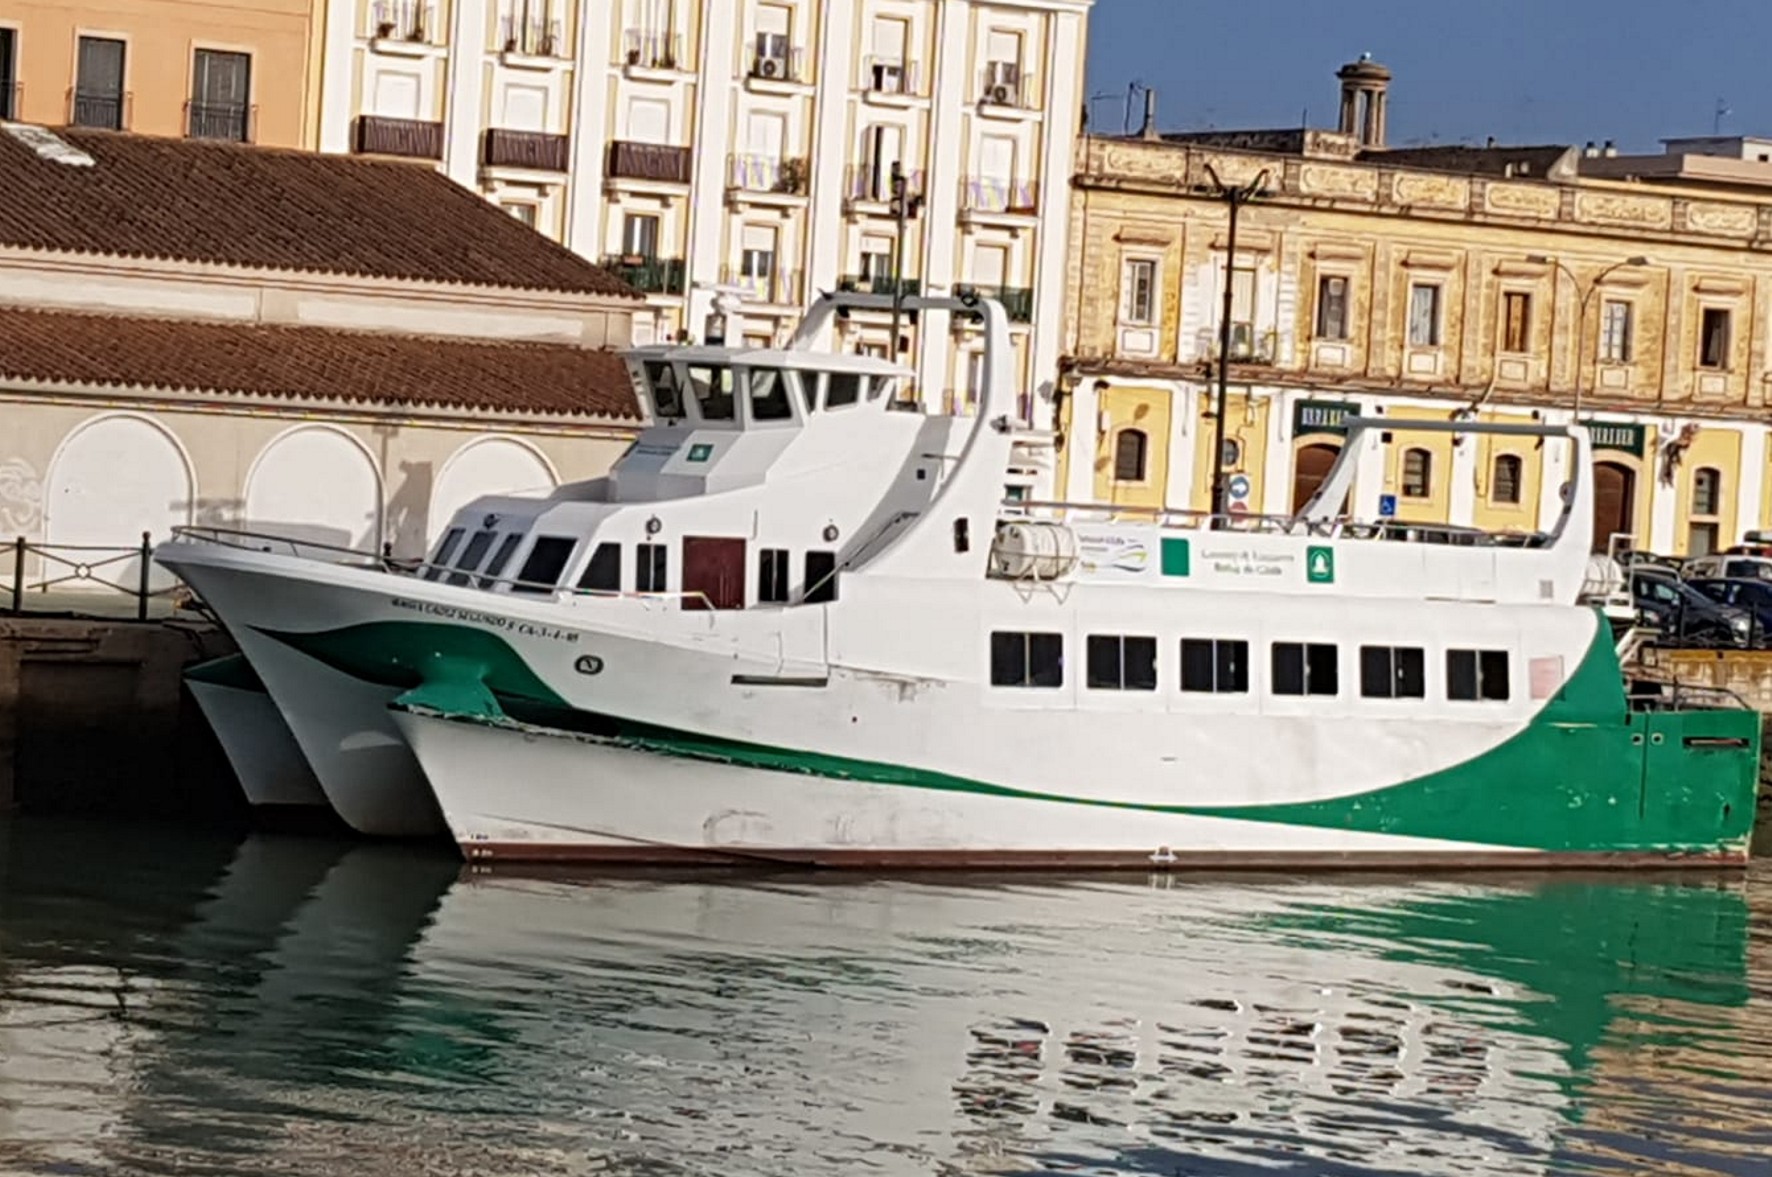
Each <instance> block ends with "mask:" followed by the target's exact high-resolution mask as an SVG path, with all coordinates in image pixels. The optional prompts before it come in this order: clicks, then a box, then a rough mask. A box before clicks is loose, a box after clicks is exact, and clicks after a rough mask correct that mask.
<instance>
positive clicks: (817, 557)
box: [802, 552, 837, 605]
mask: <svg viewBox="0 0 1772 1177" xmlns="http://www.w3.org/2000/svg"><path fill="white" fill-rule="evenodd" d="M805 594H806V595H805V596H804V597H803V598H802V599H803V600H804V601H805V602H806V603H807V604H808V605H817V604H821V603H822V602H825V601H834V600H836V599H837V553H835V552H807V553H806V590H805Z"/></svg>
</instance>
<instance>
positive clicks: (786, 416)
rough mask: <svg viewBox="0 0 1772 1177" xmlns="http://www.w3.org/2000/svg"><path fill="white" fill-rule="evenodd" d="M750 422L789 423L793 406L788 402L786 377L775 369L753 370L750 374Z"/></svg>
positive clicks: (792, 414)
mask: <svg viewBox="0 0 1772 1177" xmlns="http://www.w3.org/2000/svg"><path fill="white" fill-rule="evenodd" d="M749 383H750V387H751V420H753V421H789V420H792V419H793V416H794V406H793V404H792V403H791V402H790V401H789V400H788V381H787V376H786V375H785V374H784V373H782V372H780V371H779V370H777V369H775V368H753V369H752V370H751V372H750V377H749Z"/></svg>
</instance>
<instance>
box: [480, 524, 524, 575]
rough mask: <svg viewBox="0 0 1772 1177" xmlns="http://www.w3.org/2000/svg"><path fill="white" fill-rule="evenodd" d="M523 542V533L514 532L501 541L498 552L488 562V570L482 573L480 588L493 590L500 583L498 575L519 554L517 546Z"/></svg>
mask: <svg viewBox="0 0 1772 1177" xmlns="http://www.w3.org/2000/svg"><path fill="white" fill-rule="evenodd" d="M522 542H523V533H522V532H520V531H513V532H511V533H510V534H509V535H507V536H505V537H504V539H502V540H500V541H499V545H498V551H496V552H494V553H492V559H490V560H488V561H486V568H485V570H484V571H482V572H481V573H480V586H481V587H482V588H491V587H492V586H493V585H495V584H497V583H498V574H499V573H501V572H503V571H504V570H505V565H506V564H509V563H510V562H511V557H512V556H514V555H516V553H517V545H518V544H520V543H522Z"/></svg>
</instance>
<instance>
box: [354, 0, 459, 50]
mask: <svg viewBox="0 0 1772 1177" xmlns="http://www.w3.org/2000/svg"><path fill="white" fill-rule="evenodd" d="M370 28H371V30H372V31H371V33H370V36H371V37H372V38H373V39H374V40H377V41H408V42H412V43H415V44H429V43H430V41H431V37H432V34H433V33H435V32H438V31H440V30H441V26H440V25H439V24H438V22H437V12H436V9H435V8H433V7H432V6H431V5H429V4H424V3H420V2H419V0H375V3H374V4H373V5H371V6H370Z"/></svg>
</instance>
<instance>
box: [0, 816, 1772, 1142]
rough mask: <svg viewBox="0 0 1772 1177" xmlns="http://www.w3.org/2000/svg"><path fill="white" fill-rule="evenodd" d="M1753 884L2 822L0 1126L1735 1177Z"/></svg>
mask: <svg viewBox="0 0 1772 1177" xmlns="http://www.w3.org/2000/svg"><path fill="white" fill-rule="evenodd" d="M1769 884H1772V878H1767V877H1764V876H1762V877H1759V878H1758V879H1757V880H1756V881H1754V882H1752V883H1749V884H1745V885H1744V884H1743V883H1742V881H1741V880H1740V879H1739V877H1735V878H1722V877H1707V878H1684V879H1657V880H1646V879H1641V878H1631V879H1621V878H1604V879H1574V878H1557V877H1539V878H1531V879H1515V880H1495V879H1484V880H1442V881H1433V882H1409V881H1402V880H1395V879H1389V880H1368V881H1360V880H1335V881H1316V882H1309V883H1289V882H1284V881H1279V880H1272V879H1234V880H1215V881H1190V880H1183V879H1173V878H1168V877H1155V878H1151V879H1144V878H1127V877H1124V876H1121V877H1112V878H1103V877H1081V878H1071V879H1051V880H1047V879H1034V878H1013V879H1008V880H1004V879H996V880H960V879H953V878H947V877H943V878H925V879H915V880H902V879H901V880H878V879H853V878H849V877H842V876H829V875H820V874H784V875H775V876H765V875H755V874H733V875H713V876H709V875H691V876H662V875H653V876H642V877H635V876H625V877H617V878H605V879H602V880H581V881H562V880H550V879H546V878H521V877H508V876H503V875H494V876H482V875H470V876H466V877H458V867H457V865H456V864H455V863H454V862H453V860H451V859H449V858H448V857H446V856H435V855H431V854H427V853H421V852H413V851H410V850H402V849H398V848H388V847H379V846H362V845H357V846H347V845H343V844H332V843H324V842H313V841H302V840H275V839H253V840H249V841H247V842H244V843H240V844H239V845H237V846H233V845H227V844H214V843H207V842H204V841H202V840H200V839H195V840H190V841H188V842H184V843H176V844H169V843H167V842H166V841H164V840H162V839H160V838H158V837H156V838H140V837H137V838H134V839H130V838H128V837H120V836H116V835H115V834H114V833H107V832H106V831H102V830H93V829H90V828H88V829H73V830H68V829H63V828H50V827H37V826H35V825H33V826H19V827H15V828H13V829H12V830H10V832H9V837H8V838H7V840H6V842H5V843H4V882H3V889H0V1063H3V1065H0V1161H4V1162H5V1164H4V1167H5V1168H6V1169H7V1171H9V1172H10V1171H22V1172H56V1173H71V1174H81V1173H89V1172H90V1173H96V1172H112V1171H116V1170H117V1169H119V1168H123V1169H127V1170H129V1171H133V1172H145V1173H161V1172H164V1173H170V1172H175V1171H176V1172H180V1173H189V1172H199V1173H202V1172H214V1173H274V1172H301V1173H316V1172H339V1173H346V1172H349V1173H384V1172H385V1173H390V1174H391V1173H396V1172H398V1173H414V1172H419V1173H422V1172H433V1171H434V1172H470V1171H472V1172H488V1171H498V1172H519V1171H520V1172H525V1173H589V1172H598V1173H647V1174H652V1173H657V1174H667V1173H668V1174H704V1173H705V1174H740V1173H779V1172H785V1171H789V1170H791V1171H793V1172H795V1173H802V1174H806V1173H833V1174H835V1173H846V1174H847V1173H853V1172H857V1171H863V1170H865V1171H869V1172H877V1173H901V1172H902V1173H956V1174H957V1173H975V1172H991V1173H1016V1174H1019V1173H1027V1174H1032V1173H1053V1172H1096V1173H1132V1172H1141V1173H1142V1172H1149V1173H1163V1174H1177V1173H1179V1174H1213V1175H1241V1174H1245V1173H1249V1174H1253V1173H1257V1172H1259V1173H1264V1174H1265V1173H1273V1172H1275V1171H1279V1172H1299V1173H1331V1174H1336V1173H1340V1174H1355V1173H1360V1174H1378V1173H1384V1174H1388V1173H1399V1174H1402V1173H1410V1174H1418V1173H1448V1174H1449V1173H1495V1174H1500V1173H1508V1174H1513V1173H1521V1172H1528V1173H1563V1172H1571V1173H1572V1172H1583V1173H1591V1172H1600V1173H1627V1172H1629V1173H1635V1172H1641V1171H1643V1170H1645V1169H1652V1170H1654V1171H1656V1172H1681V1171H1690V1172H1711V1173H1749V1172H1755V1171H1758V1172H1764V1171H1765V1169H1764V1159H1763V1158H1764V1156H1765V1155H1766V1152H1767V1145H1768V1132H1767V1129H1766V1128H1765V1127H1764V1126H1763V1125H1762V1123H1761V1122H1760V1116H1761V1113H1760V1112H1759V1110H1758V1109H1760V1108H1763V1107H1764V1106H1767V1102H1766V1101H1768V1100H1769V1099H1772V1068H1769V1067H1768V1064H1767V1063H1766V1062H1765V1061H1763V1060H1764V1059H1766V1058H1767V1057H1768V1054H1767V1052H1768V1049H1769V1048H1772V1012H1769V1008H1768V1007H1769V1003H1772V911H1769V910H1768V909H1769V908H1772V886H1769ZM1756 912H1757V914H1755V913H1756ZM1756 921H1757V922H1756ZM1754 1166H1760V1168H1759V1169H1758V1170H1756V1169H1755V1168H1754Z"/></svg>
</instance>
